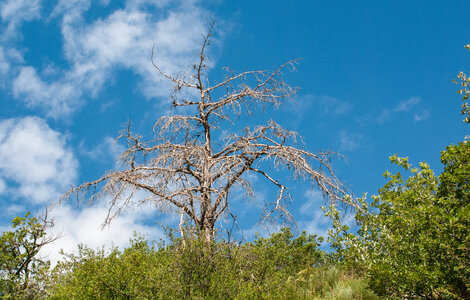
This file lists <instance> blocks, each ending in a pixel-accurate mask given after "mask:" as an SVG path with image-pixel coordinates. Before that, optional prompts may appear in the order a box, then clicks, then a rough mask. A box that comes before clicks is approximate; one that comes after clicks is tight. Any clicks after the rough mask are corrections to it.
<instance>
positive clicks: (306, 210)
mask: <svg viewBox="0 0 470 300" xmlns="http://www.w3.org/2000/svg"><path fill="white" fill-rule="evenodd" d="M305 197H306V199H307V201H306V202H305V203H304V204H302V206H301V207H300V208H299V212H300V214H301V215H302V216H303V219H302V220H300V221H299V222H298V225H299V229H300V230H305V231H307V232H308V233H310V234H317V235H318V236H326V235H327V234H328V227H329V225H330V221H329V219H328V218H327V217H326V216H325V214H324V212H323V211H322V210H321V206H323V205H324V202H325V200H324V199H323V196H322V194H321V192H320V191H318V190H313V189H310V190H308V191H307V192H306V193H305Z"/></svg>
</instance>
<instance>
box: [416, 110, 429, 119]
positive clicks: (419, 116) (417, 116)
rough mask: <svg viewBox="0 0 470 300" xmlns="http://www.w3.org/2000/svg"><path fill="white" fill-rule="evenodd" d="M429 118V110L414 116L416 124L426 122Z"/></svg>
mask: <svg viewBox="0 0 470 300" xmlns="http://www.w3.org/2000/svg"><path fill="white" fill-rule="evenodd" d="M429 116H430V113H429V111H428V110H427V109H423V110H422V111H421V112H418V113H415V114H414V116H413V120H414V121H415V122H420V121H423V120H426V119H427V118H429Z"/></svg>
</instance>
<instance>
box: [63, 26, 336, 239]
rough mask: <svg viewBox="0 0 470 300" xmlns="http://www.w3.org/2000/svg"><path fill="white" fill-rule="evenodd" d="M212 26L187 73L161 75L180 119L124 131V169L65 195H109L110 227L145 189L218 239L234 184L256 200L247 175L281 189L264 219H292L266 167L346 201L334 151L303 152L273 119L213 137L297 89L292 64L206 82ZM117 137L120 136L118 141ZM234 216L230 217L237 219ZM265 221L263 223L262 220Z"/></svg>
mask: <svg viewBox="0 0 470 300" xmlns="http://www.w3.org/2000/svg"><path fill="white" fill-rule="evenodd" d="M212 29H213V23H212V24H211V27H210V30H209V33H208V34H207V35H206V36H203V43H202V49H201V51H200V54H199V59H198V62H197V63H196V64H195V65H194V66H193V68H192V69H191V70H190V71H189V72H187V73H186V74H185V75H184V76H172V75H168V74H166V73H164V72H163V71H162V70H161V69H160V67H159V66H158V65H157V64H156V63H155V60H154V51H153V50H152V63H153V65H154V66H155V68H156V69H157V70H158V72H159V73H160V74H161V75H162V76H163V77H165V78H166V79H168V80H170V81H171V82H172V83H173V84H174V92H173V93H172V104H173V107H174V108H176V109H179V111H180V112H182V114H175V115H170V116H163V117H161V118H160V119H158V121H157V122H156V123H155V125H154V128H153V129H154V132H155V138H154V139H153V140H149V141H144V140H143V138H142V136H139V135H134V134H133V133H131V129H130V126H128V127H127V129H125V130H124V131H123V133H122V135H121V136H120V137H119V138H125V139H127V142H128V148H127V150H126V151H125V152H124V153H123V154H122V155H121V157H120V162H121V163H122V164H123V166H124V169H123V170H118V171H109V172H108V173H106V174H105V175H104V176H102V177H101V178H100V179H98V180H96V181H92V182H87V183H84V184H82V185H80V186H78V187H75V188H73V189H71V190H70V191H69V192H68V193H67V194H66V195H65V198H69V197H70V196H71V195H72V194H74V193H77V195H78V196H79V197H80V195H81V196H82V197H86V196H87V194H90V200H91V201H94V200H95V199H97V198H102V197H104V196H106V195H110V196H111V201H110V205H109V213H108V216H107V218H106V220H105V224H107V223H109V222H110V221H111V220H112V219H113V218H114V217H115V216H116V215H117V214H119V212H120V211H121V210H122V209H123V208H125V207H127V206H130V205H134V204H136V202H134V198H133V197H134V195H135V193H136V192H137V191H139V190H143V191H146V192H148V195H149V196H148V198H146V199H142V200H139V202H138V204H145V203H152V204H155V205H156V206H157V207H159V208H160V209H161V210H168V209H171V208H174V209H175V208H176V209H177V210H179V211H180V212H181V214H182V216H187V217H188V218H189V219H190V221H192V222H193V223H194V224H195V225H196V226H197V228H198V229H199V230H200V231H201V233H202V234H203V235H204V237H205V239H206V240H207V241H210V240H212V239H213V238H214V229H215V223H216V221H217V220H218V219H219V218H220V217H221V215H223V214H230V215H231V213H230V199H231V197H232V196H233V191H234V190H235V187H239V188H242V189H243V190H244V191H245V192H246V193H247V195H249V196H252V195H253V187H252V185H251V184H250V182H249V180H247V177H246V175H247V174H248V173H257V174H260V175H262V176H263V177H265V178H266V179H267V180H268V181H269V182H271V183H272V184H273V185H274V186H275V187H277V189H278V191H279V192H278V196H277V198H276V199H275V201H273V202H272V203H267V204H266V208H265V211H264V219H266V218H270V217H272V216H274V215H278V216H281V217H284V218H285V219H292V216H291V215H290V213H289V211H288V210H287V208H286V202H289V201H290V200H291V195H290V194H289V192H288V188H287V187H286V186H285V185H284V184H282V183H281V182H280V181H279V180H277V179H276V178H274V176H273V175H272V174H270V173H268V171H267V170H266V169H265V167H266V166H268V164H270V165H273V166H274V167H275V168H280V169H286V170H288V171H290V172H291V174H292V175H293V176H294V177H295V178H302V179H306V180H310V181H312V182H314V183H316V185H317V186H318V187H319V188H320V189H321V190H322V191H323V192H324V193H325V196H326V197H327V198H329V199H330V200H332V201H335V200H341V199H342V196H343V194H344V192H343V187H342V185H341V183H340V181H339V180H338V179H337V177H336V176H335V175H334V173H333V170H332V167H331V165H330V159H331V156H332V155H333V153H331V152H320V153H312V152H309V151H308V150H304V149H301V148H298V147H297V145H298V141H299V136H298V134H297V133H296V132H294V131H289V130H286V129H283V128H281V126H279V125H278V124H277V123H276V122H274V121H270V122H268V124H266V125H262V126H258V127H255V128H253V129H252V128H246V129H245V130H244V133H243V134H240V135H239V134H236V133H231V134H229V135H227V136H226V137H225V141H224V142H223V143H221V144H220V143H218V141H217V140H215V139H214V138H213V135H214V132H221V131H222V128H225V126H227V125H229V126H230V124H233V121H234V118H236V117H237V116H240V115H241V114H248V115H251V114H252V113H254V112H255V109H256V107H257V106H261V107H264V106H267V105H273V106H274V107H278V106H279V105H280V104H281V103H282V102H284V101H285V100H289V99H292V96H293V95H294V94H295V92H296V89H294V88H292V87H291V86H290V85H289V84H287V83H285V82H284V81H283V79H282V72H283V71H284V70H286V69H289V68H290V69H293V68H294V64H295V63H296V61H295V60H294V61H290V62H288V63H286V64H284V65H282V66H280V67H279V68H278V69H276V70H275V71H273V72H266V71H246V72H243V73H240V74H234V73H232V72H231V71H230V70H229V69H226V70H227V73H228V76H227V77H226V78H225V79H224V80H222V81H221V82H219V83H216V84H213V85H211V84H210V83H209V80H208V78H207V71H208V67H207V65H206V53H205V52H206V48H207V46H209V44H210V40H211V36H212ZM119 138H118V139H119ZM232 216H233V215H232ZM264 219H263V220H264Z"/></svg>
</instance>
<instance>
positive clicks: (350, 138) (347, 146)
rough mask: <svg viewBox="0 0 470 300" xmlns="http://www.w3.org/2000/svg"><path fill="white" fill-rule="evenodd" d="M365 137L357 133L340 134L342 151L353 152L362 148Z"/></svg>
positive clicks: (345, 132) (343, 132)
mask: <svg viewBox="0 0 470 300" xmlns="http://www.w3.org/2000/svg"><path fill="white" fill-rule="evenodd" d="M362 138H363V135H362V134H360V133H355V132H352V133H351V132H347V131H341V132H340V133H339V142H340V148H341V150H342V151H353V150H356V149H358V148H359V147H360V145H361V140H362Z"/></svg>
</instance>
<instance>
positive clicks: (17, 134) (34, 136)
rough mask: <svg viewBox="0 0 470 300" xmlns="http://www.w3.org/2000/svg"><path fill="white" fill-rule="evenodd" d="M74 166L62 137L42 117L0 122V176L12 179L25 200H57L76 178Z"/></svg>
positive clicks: (75, 164)
mask: <svg viewBox="0 0 470 300" xmlns="http://www.w3.org/2000/svg"><path fill="white" fill-rule="evenodd" d="M77 167H78V163H77V161H76V159H75V157H74V155H73V154H72V152H71V151H70V149H69V148H68V147H67V146H66V144H65V138H64V136H62V135H61V134H60V133H58V132H56V131H54V130H52V129H51V128H50V127H49V126H48V125H47V124H46V122H45V121H44V120H42V119H40V118H36V117H25V118H21V119H6V120H2V121H0V178H4V179H8V180H11V181H13V182H15V183H16V184H17V188H15V189H16V190H17V193H18V194H19V195H20V196H21V197H23V198H25V199H26V200H28V201H30V202H33V203H44V202H48V201H55V200H57V198H58V197H59V196H60V194H61V193H62V192H63V191H64V189H66V187H68V186H69V185H70V184H71V183H73V182H74V181H75V179H76V175H77ZM11 189H12V188H8V189H7V190H11Z"/></svg>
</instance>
